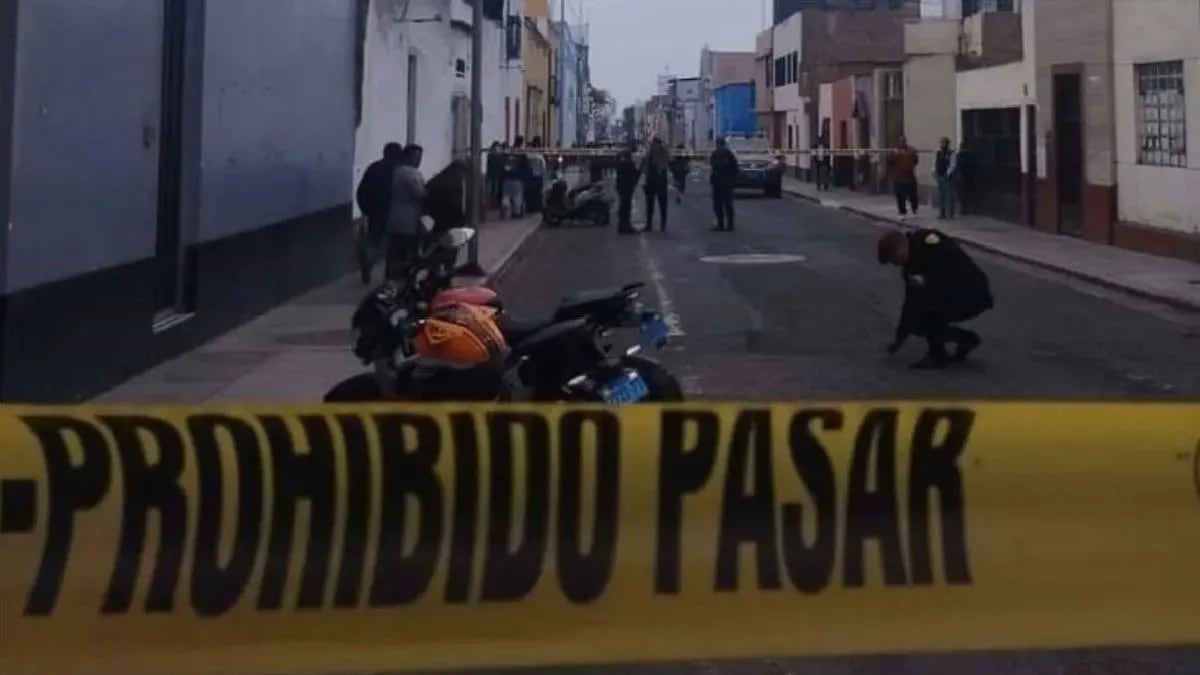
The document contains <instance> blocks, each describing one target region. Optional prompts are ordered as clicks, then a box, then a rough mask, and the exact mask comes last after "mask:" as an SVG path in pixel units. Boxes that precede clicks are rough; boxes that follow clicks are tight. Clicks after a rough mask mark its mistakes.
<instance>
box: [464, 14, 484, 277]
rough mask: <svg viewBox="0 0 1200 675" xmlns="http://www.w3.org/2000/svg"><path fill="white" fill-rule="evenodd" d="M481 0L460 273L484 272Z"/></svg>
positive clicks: (474, 32)
mask: <svg viewBox="0 0 1200 675" xmlns="http://www.w3.org/2000/svg"><path fill="white" fill-rule="evenodd" d="M482 156H483V0H475V1H474V2H473V3H472V4H471V157H470V158H469V159H468V161H469V162H470V164H471V173H470V176H471V178H470V180H469V181H467V183H468V187H469V191H468V192H467V217H468V219H469V220H470V223H471V227H473V228H475V236H474V237H471V241H470V242H469V243H468V248H467V256H468V257H467V265H466V266H465V269H464V273H465V274H469V275H471V276H484V274H485V272H484V269H483V266H482V265H480V264H479V224H480V221H481V220H482V217H481V216H482V209H481V206H482V205H481V204H480V203H479V202H480V197H482V192H483V167H482V166H481V162H480V160H481V159H482Z"/></svg>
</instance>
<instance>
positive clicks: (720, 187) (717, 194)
mask: <svg viewBox="0 0 1200 675" xmlns="http://www.w3.org/2000/svg"><path fill="white" fill-rule="evenodd" d="M708 165H709V168H710V172H709V174H708V182H709V185H711V186H712V203H713V213H714V214H716V216H717V226H716V227H714V228H713V229H714V230H716V231H718V232H722V231H724V232H732V231H733V188H734V185H735V184H736V183H737V177H738V162H737V156H735V155H734V154H733V151H732V150H730V149H729V143H728V142H727V141H726V140H725V139H724V138H718V139H717V149H716V150H713V152H712V154H711V155H709V156H708Z"/></svg>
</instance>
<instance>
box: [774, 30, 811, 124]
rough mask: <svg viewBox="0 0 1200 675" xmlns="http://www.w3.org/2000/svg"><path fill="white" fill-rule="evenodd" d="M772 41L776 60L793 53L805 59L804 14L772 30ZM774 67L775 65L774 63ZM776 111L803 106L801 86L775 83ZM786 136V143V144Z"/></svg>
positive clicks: (793, 109) (801, 67)
mask: <svg viewBox="0 0 1200 675" xmlns="http://www.w3.org/2000/svg"><path fill="white" fill-rule="evenodd" d="M771 37H772V39H773V40H774V44H775V47H774V50H775V51H774V57H773V58H775V59H778V58H783V57H785V56H787V55H788V54H791V53H792V52H796V54H797V57H796V58H797V59H803V54H804V41H803V40H804V14H803V13H797V14H793V15H791V16H789V17H788V18H787V20H786V21H784V22H782V23H780V24H778V25H776V26H775V28H774V29H773V30H772V36H771ZM772 67H774V63H773V62H772ZM800 69H801V70H803V69H804V64H803V63H801V64H800ZM774 84H775V86H774V88H773V92H772V94H773V96H774V101H775V102H774V106H775V107H774V109H775V110H783V111H795V110H798V109H799V108H800V106H801V101H802V99H801V95H800V85H799V84H795V83H793V84H788V85H784V86H780V83H779V82H775V83H774ZM786 142H787V140H786V136H785V137H784V143H785V144H786Z"/></svg>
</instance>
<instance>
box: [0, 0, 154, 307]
mask: <svg viewBox="0 0 1200 675" xmlns="http://www.w3.org/2000/svg"><path fill="white" fill-rule="evenodd" d="M161 26H162V8H161V4H160V3H146V2H128V1H125V2H123V1H121V0H108V1H106V2H102V1H95V2H86V3H80V2H76V1H74V0H37V1H36V2H25V3H22V4H21V12H20V15H19V17H18V32H19V35H20V37H19V39H18V40H17V52H16V66H15V84H14V97H13V104H14V111H15V112H14V120H13V134H12V135H13V144H12V179H11V205H10V213H9V218H8V222H9V232H8V245H7V248H8V257H7V266H6V270H5V272H6V274H5V276H6V277H7V288H6V291H7V292H10V293H11V292H16V291H19V290H22V289H25V288H29V287H32V286H36V285H39V284H45V283H49V282H52V281H56V280H59V279H64V278H67V277H71V276H75V275H78V274H83V273H86V272H90V271H94V270H98V269H102V268H106V267H114V266H117V265H121V264H124V263H129V262H133V261H135V260H140V259H143V258H147V257H150V256H151V255H152V254H153V252H154V242H155V223H156V204H157V180H158V149H157V146H156V145H155V144H154V143H153V142H151V143H149V144H147V143H145V142H144V141H145V140H147V139H145V138H144V134H145V133H151V134H152V133H154V130H155V129H157V127H158V124H159V91H160V82H159V80H160V78H161V75H160V72H159V71H160V66H159V64H160V59H159V54H160V48H161V45H160V43H161V35H162V28H161ZM64 35H70V36H71V46H70V49H64V48H63V46H64V45H63V36H64ZM81 54H82V55H87V58H79V56H80V55H81Z"/></svg>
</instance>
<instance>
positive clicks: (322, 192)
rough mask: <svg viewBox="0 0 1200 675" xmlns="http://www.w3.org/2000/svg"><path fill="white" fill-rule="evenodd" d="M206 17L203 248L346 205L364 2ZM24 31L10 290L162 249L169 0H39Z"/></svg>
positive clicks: (224, 3)
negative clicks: (163, 60)
mask: <svg viewBox="0 0 1200 675" xmlns="http://www.w3.org/2000/svg"><path fill="white" fill-rule="evenodd" d="M206 10H207V14H206V17H205V27H204V31H205V36H206V44H205V53H204V57H203V58H204V81H203V97H204V99H203V106H202V108H201V114H202V116H203V122H202V144H201V155H200V157H199V162H198V165H199V171H200V203H201V206H200V211H199V214H198V216H199V226H198V238H199V241H209V240H213V239H218V238H221V237H224V236H228V235H231V234H236V233H240V232H244V231H247V230H252V229H256V228H260V227H264V226H267V225H271V224H274V223H278V222H281V221H284V220H288V219H291V218H296V217H299V216H302V215H306V214H308V213H312V212H315V211H319V210H322V209H326V208H329V207H333V206H336V205H338V204H341V203H344V202H345V201H346V200H347V190H346V184H347V179H348V177H349V173H350V170H349V167H350V166H351V161H352V157H353V146H354V137H353V114H354V113H353V96H352V92H353V88H352V78H353V71H354V69H353V39H354V35H353V33H354V21H353V14H352V12H353V5H352V4H351V3H292V4H288V5H286V6H280V7H276V6H274V5H270V6H268V5H266V4H261V3H245V2H239V1H238V0H208V2H207V3H206ZM264 23H269V24H270V25H271V26H272V34H273V35H274V36H276V37H277V38H278V39H273V40H270V41H264V40H263V39H262V28H261V26H262V25H264ZM19 28H20V34H21V35H20V39H19V40H18V54H17V70H16V73H17V75H16V83H15V97H14V98H15V102H16V110H17V117H16V119H15V120H14V138H15V143H14V146H13V165H14V167H15V171H14V174H13V177H12V186H13V190H12V192H13V196H14V199H13V203H12V208H11V214H10V220H11V222H12V230H11V232H10V233H9V241H8V248H9V255H8V265H7V270H6V276H7V278H8V287H7V290H8V291H9V292H12V291H17V290H21V289H24V288H29V287H32V286H36V285H39V284H44V283H48V282H51V281H55V280H58V279H63V278H67V277H72V276H76V275H80V274H84V273H87V272H91V271H96V270H100V269H104V268H109V267H115V266H118V265H122V264H125V263H129V262H133V261H137V260H142V259H146V258H149V257H151V256H152V255H153V253H154V246H155V240H156V222H157V192H158V190H157V187H158V185H157V183H158V143H157V141H158V133H159V129H158V127H159V124H160V119H159V114H160V92H161V82H160V79H161V73H160V55H161V35H162V13H161V4H160V3H145V2H132V1H129V0H96V1H93V2H87V3H79V2H72V1H70V0H38V2H31V3H23V4H22V6H21V15H20V26H19ZM63 35H70V36H71V44H72V47H71V49H70V50H64V49H63V44H62V36H63ZM80 54H86V55H87V58H78V55H80ZM300 110H302V111H304V114H303V115H300V114H296V113H297V111H300ZM66 186H70V188H69V190H68V189H67V188H66ZM64 195H69V196H70V198H69V199H64Z"/></svg>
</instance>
